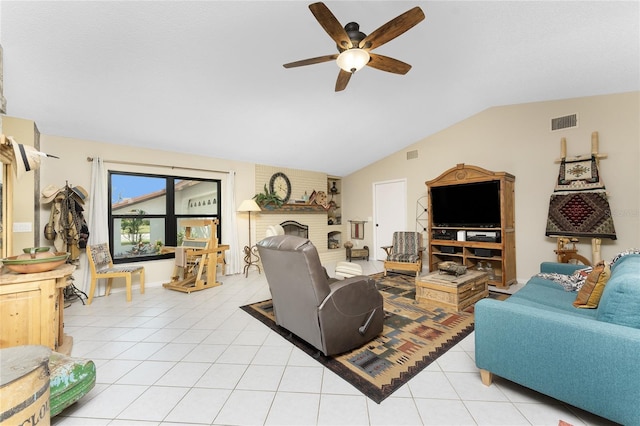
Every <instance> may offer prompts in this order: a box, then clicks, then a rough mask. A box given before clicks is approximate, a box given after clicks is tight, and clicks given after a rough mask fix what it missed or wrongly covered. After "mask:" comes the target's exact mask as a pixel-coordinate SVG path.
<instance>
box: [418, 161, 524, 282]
mask: <svg viewBox="0 0 640 426" xmlns="http://www.w3.org/2000/svg"><path fill="white" fill-rule="evenodd" d="M489 181H499V184H500V194H499V199H500V226H499V227H496V228H486V227H483V228H475V227H467V226H451V227H449V226H435V225H434V223H433V216H432V212H433V206H432V197H431V188H434V187H439V186H448V185H460V184H467V183H475V182H489ZM425 184H426V185H427V192H428V193H429V196H428V199H429V204H428V213H429V214H428V217H429V219H428V228H427V231H428V235H429V237H430V238H429V247H428V250H429V258H428V260H427V262H428V264H429V271H436V270H437V269H438V264H439V263H440V262H444V261H454V262H456V263H458V264H462V265H465V266H467V268H469V269H475V268H477V266H478V263H479V262H482V263H483V265H486V262H488V263H489V264H490V265H491V267H492V268H493V273H494V275H495V277H494V278H493V279H490V280H489V285H494V286H496V287H501V288H508V287H509V286H510V285H511V284H515V283H516V237H515V235H516V234H515V176H513V175H511V174H509V173H506V172H491V171H489V170H485V169H483V168H481V167H477V166H471V165H465V164H458V165H456V166H455V167H453V168H451V169H449V170H447V171H445V172H444V173H442V174H441V175H440V176H438V177H437V178H435V179H433V180H430V181H427V182H425ZM469 208H474V206H469ZM475 208H477V206H476V207H475ZM459 231H461V232H463V234H462V235H468V233H469V231H472V232H473V231H476V232H493V233H499V234H497V235H499V238H498V239H497V241H469V240H468V238H466V237H465V238H458V237H457V236H458V232H459ZM454 235H455V236H456V237H454Z"/></svg>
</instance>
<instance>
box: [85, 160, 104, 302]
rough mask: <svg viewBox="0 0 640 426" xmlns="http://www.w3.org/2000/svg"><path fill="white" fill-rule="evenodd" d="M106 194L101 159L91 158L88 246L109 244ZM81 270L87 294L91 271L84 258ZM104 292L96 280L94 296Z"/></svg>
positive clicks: (101, 284) (99, 282)
mask: <svg viewBox="0 0 640 426" xmlns="http://www.w3.org/2000/svg"><path fill="white" fill-rule="evenodd" d="M108 194H109V192H108V191H107V172H106V170H105V168H104V163H103V161H102V158H99V157H93V164H92V166H91V189H90V190H89V217H88V218H86V219H87V225H88V226H89V242H88V244H90V245H94V244H101V243H108V242H109V222H108V211H109V205H108V204H107V203H108V202H109V200H108V199H107V198H108V197H109V195H108ZM83 269H84V273H83V275H82V285H83V291H84V292H85V293H87V292H88V291H89V287H90V284H91V271H89V264H88V260H87V259H86V257H85V258H84V265H83ZM105 291H106V283H105V280H98V283H97V286H96V293H95V294H94V296H104V294H105Z"/></svg>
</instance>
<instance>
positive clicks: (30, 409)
mask: <svg viewBox="0 0 640 426" xmlns="http://www.w3.org/2000/svg"><path fill="white" fill-rule="evenodd" d="M50 355H51V349H49V348H48V347H46V346H40V345H24V346H15V347H11V348H5V349H0V426H15V425H36V424H37V425H39V426H49V424H50V423H51V417H50V414H49V393H50V390H49V356H50Z"/></svg>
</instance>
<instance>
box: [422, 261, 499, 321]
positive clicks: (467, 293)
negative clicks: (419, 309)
mask: <svg viewBox="0 0 640 426" xmlns="http://www.w3.org/2000/svg"><path fill="white" fill-rule="evenodd" d="M488 295H489V285H488V275H487V273H485V272H481V271H473V270H467V272H466V273H465V274H463V275H460V276H455V275H449V274H442V273H440V272H438V271H436V272H431V273H428V274H425V275H420V276H419V277H417V278H416V301H417V302H418V303H428V304H432V305H438V306H444V307H447V308H454V309H456V310H457V311H461V310H463V309H465V308H468V307H469V306H471V305H473V304H474V303H476V302H477V301H478V300H480V299H483V298H485V297H487V296H488Z"/></svg>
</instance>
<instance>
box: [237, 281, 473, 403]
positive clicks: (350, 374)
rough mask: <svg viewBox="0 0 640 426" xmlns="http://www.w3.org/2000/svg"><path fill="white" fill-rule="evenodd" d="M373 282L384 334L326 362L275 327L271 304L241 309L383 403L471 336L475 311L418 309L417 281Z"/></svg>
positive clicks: (426, 307)
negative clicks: (379, 298)
mask: <svg viewBox="0 0 640 426" xmlns="http://www.w3.org/2000/svg"><path fill="white" fill-rule="evenodd" d="M372 278H374V279H375V280H376V284H377V287H378V290H380V292H381V294H382V296H383V297H384V309H385V313H386V315H385V320H384V329H383V333H382V334H381V335H380V336H378V337H377V338H376V339H375V340H373V341H371V342H369V343H368V344H366V345H364V346H363V347H360V348H358V349H355V350H353V351H351V352H347V353H344V354H342V355H338V356H332V357H326V356H324V355H322V354H321V353H319V351H318V350H317V349H315V348H314V347H312V346H311V345H309V344H307V343H306V342H304V341H302V340H301V339H299V338H297V337H296V336H294V335H291V333H290V332H289V331H287V330H285V329H284V328H282V327H280V326H277V325H276V324H275V320H274V316H273V304H272V302H271V300H265V301H263V302H258V303H253V304H251V305H246V306H242V307H241V309H243V310H244V311H246V312H248V313H249V314H250V315H252V316H253V317H255V318H257V319H259V320H260V321H262V322H263V323H264V324H266V325H267V326H268V327H269V328H271V329H272V330H274V331H275V332H277V333H278V334H280V335H281V336H283V337H284V338H286V339H288V340H290V341H291V342H292V343H293V344H294V345H296V346H297V347H298V348H300V349H302V350H303V351H304V352H306V353H307V354H308V355H310V356H312V357H313V358H314V359H316V360H317V361H318V362H319V363H321V364H322V365H324V366H325V367H327V368H328V369H330V370H331V371H333V372H334V373H336V374H338V375H339V376H340V377H342V378H343V379H344V380H346V381H347V382H349V383H351V384H352V385H353V386H354V387H355V388H356V389H358V390H359V391H361V392H362V393H363V394H365V395H366V396H367V397H369V398H371V399H372V400H373V401H375V402H377V403H380V402H382V401H383V400H384V399H385V398H387V397H388V396H389V395H391V394H392V393H393V392H394V391H395V390H396V389H398V388H399V387H401V386H402V385H403V384H405V383H407V382H408V381H409V380H410V379H411V378H412V377H413V376H415V375H416V374H418V373H419V372H420V371H422V370H423V369H424V368H425V367H427V366H428V365H429V364H431V363H432V362H433V361H434V360H436V359H437V358H438V357H439V356H441V355H442V354H444V353H445V352H447V351H448V350H449V349H450V348H451V347H453V346H454V345H455V344H457V343H458V342H460V341H461V340H462V339H463V338H464V337H466V336H467V335H468V334H469V333H471V332H472V331H473V307H470V308H469V309H467V310H466V311H463V312H456V311H454V310H452V309H447V308H442V307H437V306H430V305H426V304H418V303H417V302H416V301H415V285H414V279H415V277H413V276H407V275H401V274H393V275H391V274H390V275H389V276H387V277H383V274H376V275H372Z"/></svg>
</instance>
